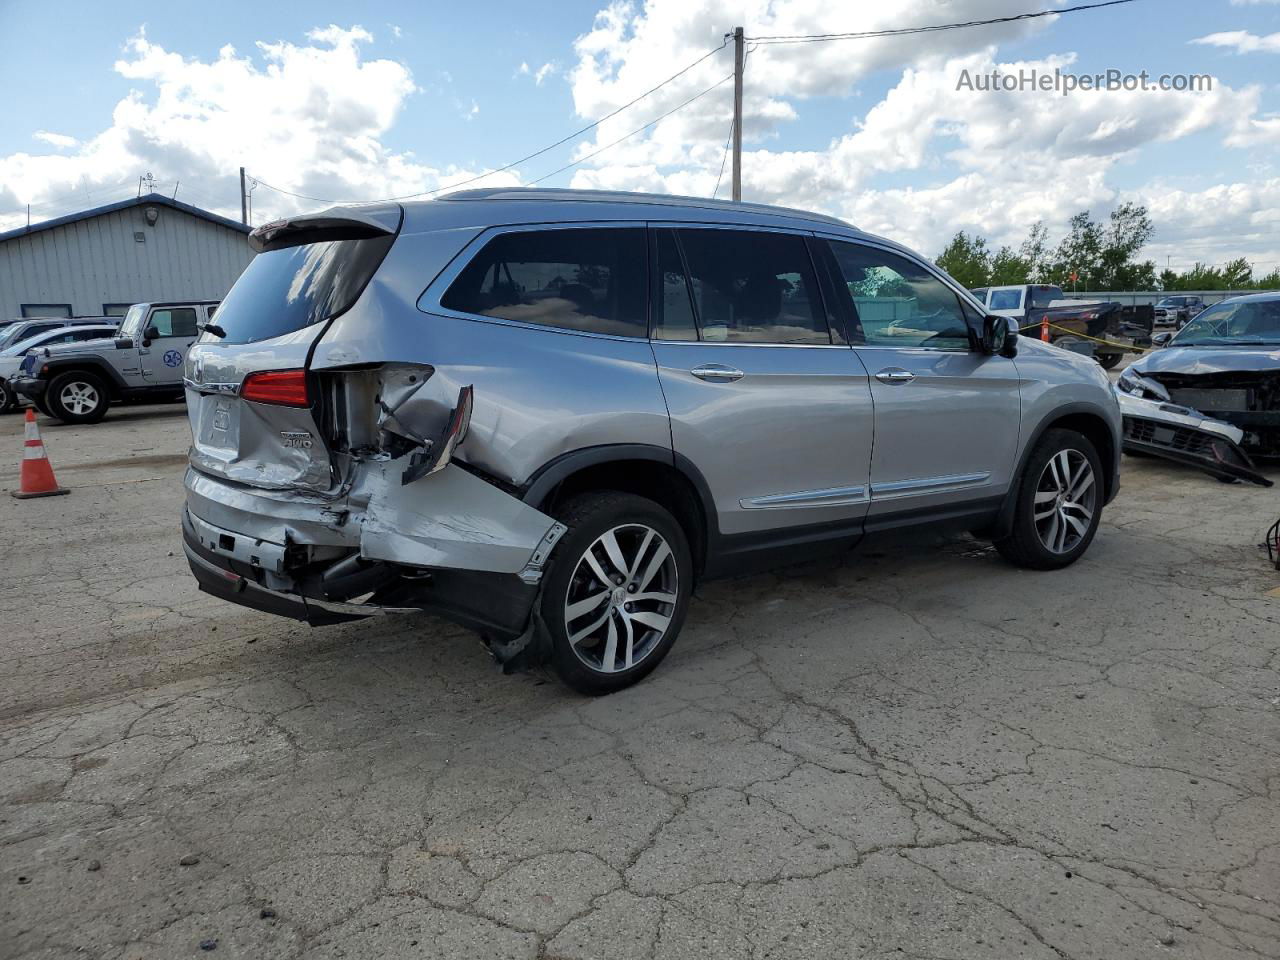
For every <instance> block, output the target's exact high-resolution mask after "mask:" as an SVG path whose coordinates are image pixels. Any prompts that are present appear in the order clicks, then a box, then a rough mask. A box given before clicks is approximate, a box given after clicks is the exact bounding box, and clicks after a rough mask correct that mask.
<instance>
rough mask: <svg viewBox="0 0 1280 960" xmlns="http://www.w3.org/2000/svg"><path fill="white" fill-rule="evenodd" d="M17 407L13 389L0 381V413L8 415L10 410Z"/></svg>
mask: <svg viewBox="0 0 1280 960" xmlns="http://www.w3.org/2000/svg"><path fill="white" fill-rule="evenodd" d="M17 407H18V398H17V396H16V395H15V394H14V392H13V387H11V386H9V384H7V383H5V382H4V380H2V379H0V413H8V412H9V411H10V410H16V409H17Z"/></svg>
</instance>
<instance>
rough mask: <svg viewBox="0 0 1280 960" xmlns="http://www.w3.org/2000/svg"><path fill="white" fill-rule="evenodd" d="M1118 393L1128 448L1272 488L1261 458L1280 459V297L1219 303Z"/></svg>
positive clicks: (1132, 373)
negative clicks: (1260, 466)
mask: <svg viewBox="0 0 1280 960" xmlns="http://www.w3.org/2000/svg"><path fill="white" fill-rule="evenodd" d="M1116 390H1117V393H1118V395H1119V398H1120V409H1121V412H1122V413H1123V415H1124V448H1125V450H1126V451H1128V452H1131V453H1132V452H1137V453H1146V454H1153V455H1155V456H1160V457H1165V458H1167V459H1170V460H1175V461H1178V462H1181V463H1187V464H1191V465H1193V466H1197V467H1200V468H1201V469H1203V470H1205V471H1207V472H1208V473H1210V474H1212V475H1214V476H1216V477H1218V478H1220V479H1222V480H1235V479H1239V480H1250V481H1252V482H1254V483H1260V484H1263V485H1264V486H1270V485H1271V481H1270V480H1268V479H1267V478H1266V477H1265V476H1263V475H1262V474H1261V473H1259V472H1258V470H1257V467H1256V466H1255V463H1254V461H1255V459H1257V458H1265V459H1273V458H1278V457H1280V294H1276V293H1261V294H1255V295H1252V296H1246V297H1233V298H1232V299H1230V300H1223V301H1222V302H1220V303H1216V304H1214V305H1213V306H1211V307H1209V308H1208V309H1206V310H1205V311H1204V312H1203V313H1201V314H1200V315H1199V316H1197V317H1195V318H1194V319H1193V320H1191V321H1190V322H1189V323H1188V324H1187V325H1186V326H1185V327H1183V328H1182V329H1181V330H1180V331H1178V333H1177V334H1176V335H1174V336H1173V337H1172V338H1171V339H1169V340H1168V341H1167V346H1166V347H1165V348H1163V349H1160V350H1156V351H1153V352H1152V353H1149V354H1147V355H1146V356H1144V357H1142V358H1141V359H1140V360H1138V361H1137V362H1135V363H1133V364H1131V365H1130V366H1129V367H1128V369H1126V370H1125V372H1124V373H1123V374H1122V375H1121V377H1120V381H1119V383H1118V384H1117V385H1116Z"/></svg>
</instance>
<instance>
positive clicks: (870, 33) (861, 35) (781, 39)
mask: <svg viewBox="0 0 1280 960" xmlns="http://www.w3.org/2000/svg"><path fill="white" fill-rule="evenodd" d="M1133 2H1134V0H1103V2H1101V3H1082V4H1079V5H1077V6H1074V7H1063V8H1062V9H1061V10H1038V11H1035V12H1032V13H1018V14H1013V15H1011V16H1007V17H992V18H990V19H987V20H965V21H962V22H959V23H937V24H932V25H930V26H924V27H898V28H895V29H888V30H862V31H858V32H856V33H808V34H792V35H778V36H768V37H748V38H747V39H748V40H750V41H751V42H753V43H764V44H773V43H825V42H827V41H829V40H865V39H869V38H872V37H902V36H908V35H910V34H915V33H937V32H939V31H942V30H960V29H962V28H965V27H985V26H990V25H992V24H999V23H1015V22H1017V21H1019V20H1035V19H1038V18H1040V17H1056V16H1058V15H1059V14H1063V13H1079V12H1081V11H1083V10H1100V9H1101V8H1103V7H1115V6H1119V5H1120V4H1122V3H1133Z"/></svg>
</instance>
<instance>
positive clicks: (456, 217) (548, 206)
mask: <svg viewBox="0 0 1280 960" xmlns="http://www.w3.org/2000/svg"><path fill="white" fill-rule="evenodd" d="M401 210H403V213H404V218H403V223H402V224H401V232H403V233H405V234H413V233H423V232H428V231H435V230H448V229H454V228H463V227H472V228H475V227H479V228H482V229H483V228H488V227H498V226H511V225H518V224H535V223H536V224H544V223H576V224H581V223H584V222H586V223H592V222H600V223H607V222H609V221H625V222H635V221H644V220H654V221H659V222H663V221H665V222H685V223H690V224H694V223H698V224H707V223H711V224H715V225H717V226H739V225H740V226H760V227H778V228H789V229H793V230H803V231H814V232H820V233H824V234H828V235H837V236H843V237H847V238H849V239H851V240H870V241H874V242H876V243H880V244H883V245H884V246H886V247H889V248H892V249H894V250H896V251H899V252H901V253H903V254H905V255H907V256H910V257H914V258H916V259H922V260H927V258H925V257H923V256H922V255H921V254H919V253H917V252H916V251H915V250H912V249H911V248H910V247H907V246H904V245H903V244H900V243H898V242H896V241H894V240H890V239H888V238H886V237H880V236H876V235H875V234H872V233H867V232H866V231H863V230H859V229H858V228H857V227H855V226H853V225H852V224H850V223H847V222H846V221H844V220H841V219H840V218H838V217H832V216H828V215H827V214H824V213H814V212H812V211H809V210H796V209H793V208H790V207H776V206H772V205H770V204H767V203H744V202H741V201H733V200H712V199H708V198H706V197H680V196H671V195H667V194H657V193H628V192H623V191H616V190H565V189H541V188H539V189H531V188H527V187H496V188H489V189H479V190H459V191H455V192H454V193H448V194H444V195H443V196H440V197H437V198H435V199H432V200H413V201H406V202H404V203H402V204H394V203H381V204H362V205H358V206H357V205H343V206H337V207H333V208H330V209H329V210H326V211H322V212H318V213H316V214H312V215H309V217H315V218H321V219H323V218H326V217H333V216H336V217H351V218H356V219H359V220H361V221H364V222H369V221H373V222H380V223H383V224H390V223H395V222H398V221H399V220H400V212H401Z"/></svg>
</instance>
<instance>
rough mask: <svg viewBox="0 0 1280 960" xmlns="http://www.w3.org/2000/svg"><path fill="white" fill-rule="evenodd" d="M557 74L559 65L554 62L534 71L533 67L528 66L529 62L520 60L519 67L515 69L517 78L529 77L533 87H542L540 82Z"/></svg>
mask: <svg viewBox="0 0 1280 960" xmlns="http://www.w3.org/2000/svg"><path fill="white" fill-rule="evenodd" d="M559 72H560V64H558V63H556V62H555V61H554V60H552V61H549V62H547V63H544V64H543V65H542V66H540V67H538V68H537V69H536V70H535V69H534V68H533V67H531V66H529V62H528V61H527V60H522V61H521V62H520V66H519V67H517V68H516V76H517V77H530V76H531V77H533V83H534V86H537V87H540V86H542V81H543V80H546V79H547V77H550V76H554V75H555V74H557V73H559Z"/></svg>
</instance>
